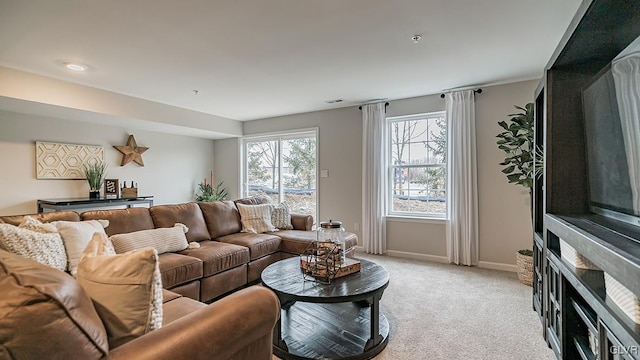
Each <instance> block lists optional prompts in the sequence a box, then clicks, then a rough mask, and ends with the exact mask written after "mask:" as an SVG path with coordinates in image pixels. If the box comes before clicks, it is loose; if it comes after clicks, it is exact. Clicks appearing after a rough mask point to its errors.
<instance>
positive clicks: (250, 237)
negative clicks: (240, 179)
mask: <svg viewBox="0 0 640 360" xmlns="http://www.w3.org/2000/svg"><path fill="white" fill-rule="evenodd" d="M254 201H255V199H254V198H246V199H240V200H236V201H215V202H200V203H196V202H190V203H183V204H175V205H156V206H152V207H150V208H130V209H115V210H94V211H86V212H83V213H81V214H78V213H76V212H72V211H60V212H52V213H45V214H37V215H32V216H35V217H37V218H38V219H39V220H41V221H43V222H50V221H55V220H67V221H80V220H99V219H104V220H109V226H108V227H107V228H105V231H106V233H107V235H109V236H111V235H114V234H121V233H129V232H134V231H139V230H149V229H154V228H161V227H172V226H174V224H175V223H183V224H185V225H187V227H189V231H188V232H187V234H186V236H187V240H188V241H189V242H198V243H199V244H200V248H197V249H186V250H183V251H180V252H178V253H165V254H161V255H160V256H159V258H160V272H161V274H162V285H163V287H164V288H165V289H169V290H171V291H172V292H175V293H178V294H181V295H183V296H186V297H189V298H192V299H194V300H198V301H202V302H209V301H211V300H213V299H216V298H218V297H220V296H222V295H224V294H227V293H229V292H232V291H234V290H235V289H238V288H241V287H244V286H246V285H247V284H251V283H253V282H257V281H258V280H259V279H260V273H261V272H262V270H263V269H264V268H265V267H267V266H268V265H269V264H271V263H273V262H276V261H278V260H280V259H282V258H286V257H291V256H297V255H299V254H301V253H302V252H303V251H304V250H305V249H306V247H307V246H308V245H309V243H310V242H311V241H313V240H315V239H316V233H315V232H314V231H311V228H312V226H313V218H312V217H311V216H307V215H296V214H291V223H292V225H293V230H280V231H276V232H270V233H263V234H253V233H242V232H240V231H241V230H242V223H241V220H240V213H239V212H238V209H237V207H236V202H239V203H243V204H255V202H254ZM24 216H26V215H19V216H3V217H0V222H6V223H11V224H14V225H18V224H19V223H20V222H21V221H22V219H23V217H24ZM345 240H346V243H347V248H352V247H355V245H356V244H357V241H358V238H357V236H356V235H355V234H353V233H346V235H345Z"/></svg>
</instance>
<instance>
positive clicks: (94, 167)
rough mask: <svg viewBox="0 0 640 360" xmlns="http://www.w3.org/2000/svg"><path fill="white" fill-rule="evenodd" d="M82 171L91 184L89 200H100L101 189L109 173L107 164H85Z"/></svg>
mask: <svg viewBox="0 0 640 360" xmlns="http://www.w3.org/2000/svg"><path fill="white" fill-rule="evenodd" d="M82 171H83V173H84V177H85V178H86V179H87V182H88V183H89V198H90V199H98V198H99V197H100V188H101V187H102V183H103V182H104V177H105V174H106V171H107V164H105V163H104V162H98V161H96V162H91V163H88V164H83V165H82Z"/></svg>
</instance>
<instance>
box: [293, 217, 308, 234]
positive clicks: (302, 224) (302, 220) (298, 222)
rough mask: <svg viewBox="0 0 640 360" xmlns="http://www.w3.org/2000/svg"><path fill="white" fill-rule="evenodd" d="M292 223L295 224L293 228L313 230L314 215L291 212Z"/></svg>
mask: <svg viewBox="0 0 640 360" xmlns="http://www.w3.org/2000/svg"><path fill="white" fill-rule="evenodd" d="M291 225H293V230H307V231H311V229H313V216H311V215H302V214H291Z"/></svg>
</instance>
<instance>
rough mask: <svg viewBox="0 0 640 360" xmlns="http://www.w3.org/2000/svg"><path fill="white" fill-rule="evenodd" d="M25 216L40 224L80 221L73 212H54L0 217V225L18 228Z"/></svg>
mask: <svg viewBox="0 0 640 360" xmlns="http://www.w3.org/2000/svg"><path fill="white" fill-rule="evenodd" d="M25 216H31V217H32V218H34V219H37V220H38V221H40V222H43V223H44V222H53V221H60V220H63V221H80V215H79V214H78V213H77V212H75V211H56V212H48V213H43V214H27V215H8V216H0V223H7V224H11V225H15V226H18V225H20V223H21V222H22V221H23V220H24V217H25Z"/></svg>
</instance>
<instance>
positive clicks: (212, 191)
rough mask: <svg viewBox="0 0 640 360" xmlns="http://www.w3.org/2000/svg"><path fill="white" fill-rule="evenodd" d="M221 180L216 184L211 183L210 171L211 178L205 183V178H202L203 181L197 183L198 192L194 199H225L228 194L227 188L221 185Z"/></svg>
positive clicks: (206, 200) (209, 200)
mask: <svg viewBox="0 0 640 360" xmlns="http://www.w3.org/2000/svg"><path fill="white" fill-rule="evenodd" d="M222 183H223V182H222V181H221V182H220V183H219V184H218V185H215V186H214V185H213V171H211V178H210V180H209V183H208V184H207V178H205V179H204V182H201V183H199V184H198V193H197V194H196V201H204V202H211V201H218V200H227V198H228V197H229V194H228V193H227V190H226V189H225V188H224V187H222Z"/></svg>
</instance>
